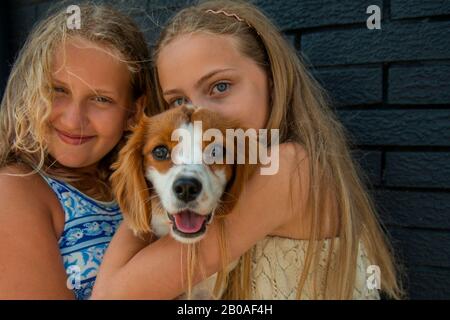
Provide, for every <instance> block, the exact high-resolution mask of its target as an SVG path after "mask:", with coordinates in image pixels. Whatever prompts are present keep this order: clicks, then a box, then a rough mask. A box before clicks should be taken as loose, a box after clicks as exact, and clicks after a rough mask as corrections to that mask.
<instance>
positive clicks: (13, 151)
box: [0, 3, 152, 199]
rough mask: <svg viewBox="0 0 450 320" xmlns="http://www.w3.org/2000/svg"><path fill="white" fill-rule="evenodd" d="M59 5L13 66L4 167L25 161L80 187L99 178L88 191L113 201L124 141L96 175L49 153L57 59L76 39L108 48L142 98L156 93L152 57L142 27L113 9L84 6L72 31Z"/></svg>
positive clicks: (3, 134) (1, 126)
mask: <svg viewBox="0 0 450 320" xmlns="http://www.w3.org/2000/svg"><path fill="white" fill-rule="evenodd" d="M59 6H60V7H61V8H59ZM59 6H58V7H57V8H55V9H54V10H55V13H53V14H52V15H50V16H49V17H47V18H46V19H44V20H42V21H41V22H40V23H39V24H38V25H36V26H35V28H34V29H33V31H32V32H31V34H30V35H29V36H28V38H27V40H26V42H25V44H24V46H23V48H22V49H21V51H20V53H19V55H18V57H17V59H16V61H15V63H14V66H13V67H12V70H11V74H10V77H9V80H8V83H7V86H6V89H5V93H4V96H3V99H2V103H1V108H0V168H1V167H4V166H7V165H10V164H13V163H17V162H21V163H25V164H27V165H28V166H29V167H31V168H33V169H34V170H33V171H32V172H31V173H30V174H32V173H34V172H36V171H44V172H45V173H46V174H48V175H50V176H53V177H55V178H60V179H63V180H65V181H67V182H71V183H73V184H76V183H78V185H79V187H81V188H82V187H83V185H84V186H87V185H88V184H85V183H84V184H83V183H81V182H82V181H85V180H88V179H89V180H91V179H93V180H94V183H93V184H92V185H94V186H95V187H92V188H90V187H88V188H86V189H85V190H84V191H86V192H88V193H89V194H90V195H92V196H94V197H96V198H102V199H103V198H108V199H111V198H112V193H111V190H110V189H111V188H110V185H109V181H108V178H109V176H110V174H111V170H110V165H111V163H112V162H113V161H114V159H115V158H116V156H117V151H118V150H119V149H120V147H121V146H122V145H123V140H124V139H122V140H121V141H120V142H119V143H118V144H117V145H116V147H115V148H114V149H113V150H111V151H110V152H109V153H108V154H107V155H106V156H105V157H104V158H103V159H102V160H101V161H100V163H99V166H98V170H97V176H96V177H89V176H88V175H87V174H85V173H81V172H77V170H75V169H71V168H70V169H68V168H65V167H63V166H62V165H60V164H59V163H58V162H57V161H56V160H55V159H53V158H52V157H51V155H50V154H48V150H47V145H46V141H45V137H46V133H47V126H48V124H47V120H48V118H49V115H50V112H51V106H52V86H51V65H52V59H53V55H54V52H55V49H56V48H57V47H58V46H59V45H61V44H64V43H65V42H66V41H68V40H70V38H71V37H81V38H83V39H85V40H88V41H91V42H94V43H96V44H99V45H102V46H104V47H105V48H106V49H108V52H109V53H111V54H112V55H114V56H115V57H116V58H117V59H120V60H121V61H123V62H124V63H126V64H127V67H128V70H129V71H130V75H131V90H132V94H133V99H134V100H136V99H137V98H139V97H140V96H143V95H144V96H147V95H148V94H149V93H150V92H151V88H152V84H151V78H152V77H151V71H150V67H151V66H150V58H151V57H150V53H149V50H148V48H147V45H146V41H145V38H144V36H143V34H142V32H141V31H140V30H139V28H138V27H137V26H136V24H135V23H134V22H133V21H132V20H131V19H130V18H129V17H128V16H127V15H125V14H123V13H121V12H119V11H117V10H115V9H113V8H112V7H108V6H105V5H95V4H91V3H85V4H81V5H79V8H80V17H81V28H80V29H73V28H72V29H71V28H68V27H67V19H68V17H69V15H68V14H67V13H66V10H67V9H66V6H63V5H59ZM133 112H135V113H136V114H137V113H139V112H140V111H139V110H133Z"/></svg>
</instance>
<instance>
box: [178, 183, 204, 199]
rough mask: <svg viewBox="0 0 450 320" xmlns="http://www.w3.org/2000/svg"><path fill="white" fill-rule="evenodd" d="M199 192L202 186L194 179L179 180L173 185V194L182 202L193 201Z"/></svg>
mask: <svg viewBox="0 0 450 320" xmlns="http://www.w3.org/2000/svg"><path fill="white" fill-rule="evenodd" d="M201 191H202V184H201V183H200V181H198V180H197V179H195V178H180V179H177V180H175V182H174V184H173V192H174V193H175V195H176V196H177V198H178V199H180V200H182V201H184V202H189V201H192V200H195V198H197V196H198V195H199V194H200V192H201Z"/></svg>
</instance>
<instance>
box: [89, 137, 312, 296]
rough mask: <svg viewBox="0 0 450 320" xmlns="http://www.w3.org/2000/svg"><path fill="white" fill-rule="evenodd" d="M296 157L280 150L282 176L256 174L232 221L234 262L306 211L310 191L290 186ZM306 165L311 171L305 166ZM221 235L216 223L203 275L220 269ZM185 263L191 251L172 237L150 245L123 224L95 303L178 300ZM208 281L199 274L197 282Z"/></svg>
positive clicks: (204, 244)
mask: <svg viewBox="0 0 450 320" xmlns="http://www.w3.org/2000/svg"><path fill="white" fill-rule="evenodd" d="M296 152H298V150H297V149H296V147H294V146H293V145H291V144H283V145H281V146H280V155H281V156H280V167H279V172H278V173H277V174H276V175H272V176H261V175H258V174H256V175H255V176H254V177H252V179H251V180H250V181H249V182H248V184H247V191H246V193H245V195H244V196H243V197H241V199H240V200H239V201H238V203H237V205H236V207H235V209H234V210H233V212H231V213H230V214H229V215H228V216H227V218H226V223H227V242H228V246H229V252H230V256H231V259H232V260H234V259H237V258H238V257H240V256H241V255H242V254H244V253H245V252H246V251H247V250H249V249H250V248H251V247H252V246H253V245H254V244H255V243H256V242H257V241H258V240H260V239H262V238H264V237H265V236H267V235H268V234H271V233H272V232H273V231H274V230H276V229H277V228H279V227H280V226H283V225H285V224H286V223H289V222H290V220H291V219H292V217H293V215H292V212H302V209H301V203H302V202H303V201H302V200H303V199H304V196H305V188H304V187H305V186H303V184H302V186H300V184H299V183H298V180H299V179H294V181H297V183H293V184H292V188H293V189H292V190H290V186H289V181H290V178H291V176H292V174H293V172H295V169H294V165H293V164H294V160H295V159H294V155H295V153H296ZM297 155H298V154H297ZM302 163H304V164H305V166H307V162H306V161H303V162H302ZM306 169H307V168H304V165H303V164H302V165H301V166H300V167H298V170H300V171H303V170H306ZM300 180H302V181H307V180H306V179H300ZM301 188H303V189H302V190H301ZM291 191H292V193H293V194H294V195H297V196H298V197H296V198H294V202H293V203H292V202H290V192H291ZM292 204H294V206H295V208H293V207H292ZM217 232H218V228H217V224H216V223H214V222H213V223H212V224H211V225H210V226H209V228H208V231H207V233H206V236H205V238H204V239H203V240H202V241H201V242H200V244H199V249H200V256H201V258H200V260H201V262H200V263H201V264H202V265H203V266H204V268H205V271H206V272H205V273H206V274H204V276H209V275H212V274H213V273H215V272H217V271H219V270H220V269H221V263H220V252H219V246H218V243H217ZM183 248H184V250H183ZM185 261H186V247H184V246H183V245H182V244H180V243H179V242H177V241H176V240H174V239H172V237H171V236H165V237H163V238H161V239H159V240H157V241H155V242H153V243H152V244H150V245H149V242H147V241H144V240H140V239H138V238H136V237H135V236H134V235H133V233H132V232H131V231H130V230H129V229H128V227H127V226H126V223H123V224H122V225H121V226H120V228H119V230H118V231H117V233H116V235H115V236H114V238H113V240H112V242H111V244H110V246H109V248H108V250H107V252H106V255H105V257H104V260H103V262H102V265H101V267H100V272H99V274H98V277H97V280H96V284H95V287H94V290H93V294H92V299H116V298H117V299H173V298H175V297H177V296H178V295H180V294H181V293H183V292H184V291H185V286H184V285H183V281H182V274H183V273H185V270H186V265H185V264H184V262H185ZM203 278H204V277H202V275H200V273H198V274H197V275H196V278H195V282H198V281H200V280H201V279H203Z"/></svg>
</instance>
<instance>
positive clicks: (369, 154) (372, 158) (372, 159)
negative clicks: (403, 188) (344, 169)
mask: <svg viewBox="0 0 450 320" xmlns="http://www.w3.org/2000/svg"><path fill="white" fill-rule="evenodd" d="M352 156H353V158H354V159H355V160H356V161H357V163H358V164H359V165H360V167H361V169H362V170H363V174H364V175H365V176H366V178H367V179H368V182H369V187H370V186H378V185H380V184H381V151H371V150H361V149H359V150H353V151H352Z"/></svg>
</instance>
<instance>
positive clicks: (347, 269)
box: [93, 1, 402, 299]
mask: <svg viewBox="0 0 450 320" xmlns="http://www.w3.org/2000/svg"><path fill="white" fill-rule="evenodd" d="M154 57H155V58H154V62H155V78H156V81H157V85H158V87H157V90H158V97H159V103H161V104H163V105H164V106H166V108H170V107H171V106H178V105H182V104H185V103H192V104H195V105H200V106H204V107H208V108H211V109H214V110H216V111H218V112H220V113H222V114H223V115H225V116H228V117H232V118H235V119H239V120H240V121H241V122H242V123H244V125H246V126H248V127H251V128H255V129H258V128H267V129H272V128H275V129H280V139H281V142H282V145H281V146H280V157H281V159H280V170H279V172H278V174H276V175H273V176H255V177H253V178H252V179H251V180H250V181H249V183H248V188H247V193H246V196H245V197H241V199H239V202H238V204H237V206H236V207H235V209H234V210H233V212H232V213H231V214H230V215H229V216H228V217H227V218H226V219H227V241H228V244H229V256H230V259H231V260H234V259H236V258H239V257H242V258H241V267H238V268H236V269H235V271H233V273H232V275H231V282H230V285H229V286H228V290H227V292H226V294H225V296H224V297H225V298H240V299H242V298H256V299H295V298H297V299H352V298H353V299H377V298H379V292H378V290H377V288H381V290H382V291H383V292H385V293H386V294H387V295H388V296H390V297H394V298H398V297H400V296H401V292H402V290H401V287H400V285H399V280H398V276H397V273H396V266H395V262H394V258H393V255H392V251H391V249H390V246H389V244H388V241H387V240H386V237H385V235H384V233H383V231H382V229H381V227H380V224H379V222H378V220H377V216H376V213H375V210H374V206H373V204H372V202H371V200H370V198H369V196H368V193H367V191H366V190H365V187H364V184H363V183H362V181H361V179H360V177H359V175H358V169H357V167H356V165H355V164H354V162H353V160H352V158H351V157H350V152H349V148H348V145H347V141H346V138H345V134H344V129H343V127H342V126H341V124H340V123H339V122H338V121H337V120H336V118H335V115H334V114H333V113H332V111H331V110H330V109H329V107H328V105H327V103H326V100H325V98H324V94H323V93H322V91H321V90H320V88H319V86H318V84H317V83H316V82H315V81H314V80H313V78H312V77H311V76H310V75H309V74H308V72H307V70H306V69H305V67H304V65H303V63H302V62H301V60H299V58H298V57H297V55H296V52H295V50H294V49H293V48H292V47H291V46H290V45H289V44H288V42H287V41H286V40H285V39H283V37H282V36H281V34H280V33H279V32H278V31H277V30H276V28H275V27H274V26H273V24H272V23H271V22H270V21H269V20H268V19H267V18H266V16H264V15H263V14H262V13H261V11H259V10H258V9H257V8H256V7H254V6H252V5H250V4H248V3H246V2H240V1H206V2H202V3H201V4H199V5H195V6H192V7H189V8H186V9H184V10H182V11H180V12H179V13H178V14H177V15H176V16H175V17H174V18H173V19H172V20H171V22H170V23H169V24H168V25H167V26H166V28H165V29H164V31H163V33H162V35H161V38H160V40H159V42H158V43H157V46H156V50H155V53H154ZM215 227H217V226H215V225H214V224H213V226H212V228H210V229H209V230H208V233H207V236H206V237H205V238H204V239H203V240H202V241H201V242H200V245H199V247H200V249H199V250H200V258H199V259H200V264H201V265H203V266H204V267H205V273H204V274H202V273H201V272H198V274H197V275H196V276H195V282H198V281H200V280H201V279H203V278H204V277H206V276H209V275H211V274H212V273H214V272H217V271H218V270H219V269H220V266H221V263H220V256H221V254H220V250H219V246H218V244H217V242H216V240H215V238H216V236H217V232H218V231H217V228H215ZM231 260H230V261H231ZM185 264H186V250H184V251H183V247H182V245H181V244H179V243H177V242H176V241H175V240H173V239H171V238H170V237H169V236H166V237H164V238H161V239H159V240H157V241H155V242H154V243H152V244H150V245H149V244H148V243H147V242H146V241H143V240H139V239H138V238H136V237H134V236H133V234H132V233H131V231H130V230H128V228H127V227H126V226H125V225H124V226H123V227H121V228H120V230H119V231H118V233H117V235H116V236H115V238H114V239H113V241H112V243H111V246H110V248H109V249H108V252H107V254H106V256H105V260H104V263H103V265H102V267H101V271H100V274H99V278H98V282H97V283H96V286H95V289H94V295H93V296H94V297H96V298H119V297H121V298H174V297H176V296H177V295H179V294H180V293H182V292H184V291H185V290H186V283H185V282H184V281H183V276H182V271H183V269H184V268H185V267H186V265H185ZM370 265H375V267H372V268H368V267H369V266H370ZM180 268H181V269H180ZM373 270H379V271H380V274H378V275H379V276H380V278H381V283H380V282H374V281H373V279H372V278H369V277H368V276H370V275H373V272H374V271H373ZM367 272H369V273H367ZM374 276H375V279H376V276H377V275H374Z"/></svg>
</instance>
